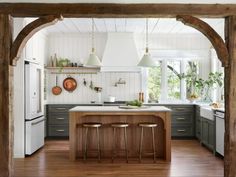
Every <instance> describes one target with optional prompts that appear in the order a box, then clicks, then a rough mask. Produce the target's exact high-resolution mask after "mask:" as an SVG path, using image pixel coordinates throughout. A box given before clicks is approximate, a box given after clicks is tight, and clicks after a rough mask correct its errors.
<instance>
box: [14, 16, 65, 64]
mask: <svg viewBox="0 0 236 177" xmlns="http://www.w3.org/2000/svg"><path fill="white" fill-rule="evenodd" d="M58 20H62V16H54V15H49V16H44V17H40V18H38V19H36V20H34V21H33V22H31V23H29V24H28V25H26V26H25V27H24V28H23V29H22V30H21V31H20V33H19V34H18V35H17V37H16V39H15V40H14V42H13V44H12V47H11V54H10V63H11V65H13V66H15V65H16V61H17V60H18V59H19V57H20V54H21V52H22V50H23V48H24V47H25V44H26V43H27V41H28V40H29V39H30V38H31V37H32V36H33V35H34V34H35V33H36V32H38V31H39V30H41V29H43V28H45V27H47V26H50V25H53V24H55V23H56V22H57V21H58Z"/></svg>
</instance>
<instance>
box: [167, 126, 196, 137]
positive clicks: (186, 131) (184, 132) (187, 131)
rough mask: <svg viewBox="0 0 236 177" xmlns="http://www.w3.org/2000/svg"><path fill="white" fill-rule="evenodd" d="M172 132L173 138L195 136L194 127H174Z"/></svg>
mask: <svg viewBox="0 0 236 177" xmlns="http://www.w3.org/2000/svg"><path fill="white" fill-rule="evenodd" d="M171 131H172V132H171V135H172V136H177V137H178V136H179V137H181V136H183V137H184V136H194V133H193V127H192V126H172V128H171Z"/></svg>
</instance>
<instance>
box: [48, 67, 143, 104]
mask: <svg viewBox="0 0 236 177" xmlns="http://www.w3.org/2000/svg"><path fill="white" fill-rule="evenodd" d="M50 72H51V71H48V75H47V76H48V77H47V79H48V85H47V90H48V95H47V97H48V101H47V102H48V103H55V104H72V103H74V104H76V103H90V102H91V101H96V102H98V101H99V100H98V94H97V93H96V92H95V91H94V90H91V89H90V87H89V85H90V82H91V81H92V82H93V85H94V86H99V87H102V88H103V90H102V93H101V94H102V101H107V100H108V97H109V95H111V96H115V97H116V100H120V101H128V100H132V99H137V98H138V92H139V91H140V87H141V83H140V74H139V73H115V72H114V73H98V74H76V75H71V77H73V78H74V79H76V81H77V84H78V87H77V89H76V90H74V91H73V92H67V91H66V90H64V89H63V91H62V93H61V94H60V95H57V96H55V95H53V94H52V92H51V89H52V87H53V86H55V77H56V75H55V74H50ZM66 77H67V75H65V74H59V75H58V85H59V86H60V87H61V88H63V85H62V83H63V80H64V79H65V78H66ZM119 78H122V80H125V81H126V84H124V85H123V84H121V85H118V86H117V87H115V86H114V84H115V82H117V81H118V80H119ZM83 79H85V80H86V81H87V86H84V85H83Z"/></svg>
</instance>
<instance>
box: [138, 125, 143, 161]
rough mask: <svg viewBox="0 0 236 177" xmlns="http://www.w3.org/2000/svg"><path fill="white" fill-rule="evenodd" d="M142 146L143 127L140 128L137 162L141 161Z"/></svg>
mask: <svg viewBox="0 0 236 177" xmlns="http://www.w3.org/2000/svg"><path fill="white" fill-rule="evenodd" d="M142 146H143V127H141V134H140V145H139V162H141V160H142Z"/></svg>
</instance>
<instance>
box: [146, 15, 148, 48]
mask: <svg viewBox="0 0 236 177" xmlns="http://www.w3.org/2000/svg"><path fill="white" fill-rule="evenodd" d="M146 53H148V18H146Z"/></svg>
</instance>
